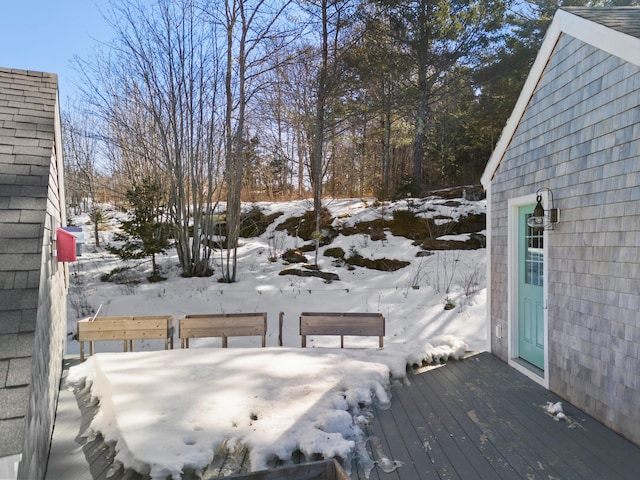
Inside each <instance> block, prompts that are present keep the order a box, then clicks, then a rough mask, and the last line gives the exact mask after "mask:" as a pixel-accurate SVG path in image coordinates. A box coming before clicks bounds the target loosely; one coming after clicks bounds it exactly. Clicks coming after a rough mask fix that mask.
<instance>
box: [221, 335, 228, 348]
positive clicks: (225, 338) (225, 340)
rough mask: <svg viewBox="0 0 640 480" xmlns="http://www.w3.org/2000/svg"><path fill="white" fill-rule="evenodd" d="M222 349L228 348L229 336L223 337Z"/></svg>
mask: <svg viewBox="0 0 640 480" xmlns="http://www.w3.org/2000/svg"><path fill="white" fill-rule="evenodd" d="M222 348H227V336H226V335H223V336H222Z"/></svg>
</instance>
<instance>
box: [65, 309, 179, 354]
mask: <svg viewBox="0 0 640 480" xmlns="http://www.w3.org/2000/svg"><path fill="white" fill-rule="evenodd" d="M156 339H159V340H164V349H165V350H167V349H168V348H169V346H171V348H173V316H172V315H140V316H126V317H95V318H94V317H90V318H85V319H83V320H80V321H78V342H80V360H84V342H89V354H90V355H93V342H96V341H102V340H122V342H123V345H124V350H123V351H125V352H126V351H130V352H133V341H134V340H156Z"/></svg>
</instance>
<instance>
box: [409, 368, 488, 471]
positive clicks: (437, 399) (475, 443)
mask: <svg viewBox="0 0 640 480" xmlns="http://www.w3.org/2000/svg"><path fill="white" fill-rule="evenodd" d="M412 382H414V383H415V387H416V392H415V394H414V395H412V396H411V397H412V398H415V400H414V401H415V402H416V406H417V407H418V409H419V411H420V412H425V411H429V410H432V411H433V415H434V416H435V418H434V420H433V423H435V424H438V423H441V424H442V425H443V428H442V429H441V432H440V433H441V435H439V436H438V437H439V438H442V437H444V440H445V441H446V440H447V437H449V438H450V440H451V441H452V442H453V443H454V445H455V446H454V447H453V448H451V449H446V450H447V456H448V457H449V458H450V460H451V463H452V466H453V468H454V469H455V471H456V472H457V473H458V474H459V475H460V476H461V477H462V478H465V479H466V478H469V479H471V478H481V479H483V478H488V477H489V476H492V477H495V476H496V469H495V468H494V467H493V466H492V465H491V463H490V462H489V460H488V459H487V453H488V452H487V450H488V448H491V449H492V450H491V453H492V454H493V455H494V456H495V457H498V456H499V454H498V451H497V450H496V449H495V448H493V445H492V444H491V443H490V442H488V441H487V440H486V439H485V438H484V437H483V436H482V432H481V431H480V430H479V429H478V427H477V426H476V425H475V424H474V423H473V422H472V421H471V420H470V419H469V418H468V417H467V415H466V412H464V411H463V410H461V409H460V408H456V407H457V403H456V402H454V401H452V400H451V399H449V398H448V397H449V396H450V395H451V393H450V392H449V391H447V390H444V389H443V388H442V387H441V385H440V384H439V383H438V382H435V381H426V378H425V377H424V376H422V375H415V376H413V377H412ZM436 441H438V438H436ZM487 444H488V445H487ZM486 447H488V448H486Z"/></svg>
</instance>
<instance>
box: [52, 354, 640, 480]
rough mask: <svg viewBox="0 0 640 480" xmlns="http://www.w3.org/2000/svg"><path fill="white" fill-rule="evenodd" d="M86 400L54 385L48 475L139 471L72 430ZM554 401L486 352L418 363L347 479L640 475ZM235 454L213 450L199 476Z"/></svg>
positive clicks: (610, 441)
mask: <svg viewBox="0 0 640 480" xmlns="http://www.w3.org/2000/svg"><path fill="white" fill-rule="evenodd" d="M72 362H77V360H72V359H68V360H66V361H65V374H66V370H67V368H68V366H69V364H70V363H72ZM88 400H89V395H88V393H87V392H86V391H84V392H81V391H78V390H73V391H72V390H69V389H63V391H62V392H61V395H60V401H59V405H58V416H57V419H56V425H55V429H54V432H53V445H52V449H51V456H50V459H49V466H48V469H47V475H46V479H47V480H73V479H76V480H85V479H86V480H89V479H107V478H109V479H113V480H118V479H125V478H126V479H142V478H145V477H143V476H140V475H137V474H135V473H133V472H131V471H127V472H124V471H121V470H115V471H114V469H113V468H112V467H111V464H112V460H111V459H112V454H111V453H110V451H109V448H108V447H107V446H106V445H105V444H104V442H102V441H101V439H100V438H98V439H96V440H95V441H87V439H86V438H82V437H81V436H80V434H81V433H82V432H83V431H84V430H85V429H86V426H87V425H88V424H89V423H90V421H91V419H92V417H93V415H94V414H95V412H96V410H97V409H96V407H95V406H90V405H88ZM559 400H560V399H559V398H558V397H556V396H555V395H554V394H552V393H551V392H549V391H547V390H545V389H544V388H542V387H540V386H539V385H537V384H535V383H534V382H532V381H530V380H529V379H528V378H526V377H524V376H523V375H521V374H519V373H518V372H516V371H515V370H513V369H511V368H509V367H508V366H507V365H506V364H504V363H503V362H501V361H499V360H498V359H496V358H495V357H493V356H492V355H491V354H488V353H482V354H479V355H475V356H472V357H470V358H467V359H466V360H463V361H459V362H456V361H453V362H449V363H448V364H447V365H445V366H442V367H437V368H429V369H425V370H424V371H421V372H420V373H416V374H412V375H410V376H409V377H408V379H407V381H405V382H404V383H403V384H401V385H395V386H394V388H393V400H392V404H391V408H390V409H388V410H375V412H374V415H375V418H374V420H373V422H372V423H371V424H370V425H369V426H368V432H367V433H368V436H369V440H368V442H367V450H368V452H369V455H370V457H371V459H373V461H375V462H376V465H375V466H373V465H371V464H368V463H367V462H354V465H353V466H352V475H351V478H352V479H365V478H370V479H373V480H376V479H379V480H387V479H397V480H415V479H429V478H460V479H464V480H468V479H486V478H509V479H511V478H523V479H525V478H564V479H579V478H585V479H595V478H606V479H636V478H640V448H638V447H637V446H635V445H633V444H631V443H630V442H628V441H626V440H625V439H624V438H622V437H620V436H619V435H617V434H616V433H614V432H612V431H611V430H609V429H607V428H606V427H604V426H603V425H602V424H600V423H598V422H596V421H595V420H593V419H592V418H591V417H589V416H588V415H586V414H585V413H583V412H581V411H579V410H577V409H576V408H574V407H572V406H571V405H569V404H567V403H565V402H563V410H564V415H565V417H566V418H563V419H560V420H557V419H556V418H554V415H553V414H551V413H550V412H549V411H548V410H547V409H546V408H545V407H546V406H547V402H550V403H551V404H555V403H556V402H558V401H559ZM149 441H151V442H153V441H154V439H152V438H150V439H149ZM239 457H242V456H241V455H240V456H238V455H235V456H233V455H232V456H230V457H228V458H225V456H224V455H217V456H216V458H215V459H214V463H215V464H216V465H215V468H214V467H210V468H209V469H208V470H207V477H206V478H217V477H216V469H217V470H218V471H219V470H220V469H221V468H222V467H223V464H224V463H225V462H229V461H234V462H237V463H238V458H239ZM246 457H248V455H247V456H246ZM228 466H229V465H225V467H228ZM236 467H237V470H238V471H241V470H243V466H242V460H241V461H240V462H239V463H238V464H237V465H236ZM244 468H245V469H246V468H247V467H246V466H244ZM367 474H368V477H367ZM183 478H185V479H189V478H194V477H193V476H192V475H190V474H187V475H185V476H184V477H183Z"/></svg>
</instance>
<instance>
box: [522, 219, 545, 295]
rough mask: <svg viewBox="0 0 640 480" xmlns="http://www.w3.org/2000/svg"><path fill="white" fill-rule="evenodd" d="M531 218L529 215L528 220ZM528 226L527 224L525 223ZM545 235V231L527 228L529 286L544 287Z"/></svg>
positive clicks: (526, 268) (526, 259)
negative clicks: (543, 241) (543, 242)
mask: <svg viewBox="0 0 640 480" xmlns="http://www.w3.org/2000/svg"><path fill="white" fill-rule="evenodd" d="M530 216H531V214H528V215H527V219H528V218H529V217H530ZM525 225H526V223H525ZM543 234H544V230H542V229H540V230H536V229H533V228H531V227H530V226H528V225H527V228H526V238H525V243H526V246H527V252H526V255H525V259H524V262H525V265H524V271H525V279H524V281H525V283H528V284H529V285H537V286H539V287H542V285H543V275H542V273H543V270H544V268H543V266H544V257H543V249H542V248H543V244H542V240H543Z"/></svg>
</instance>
